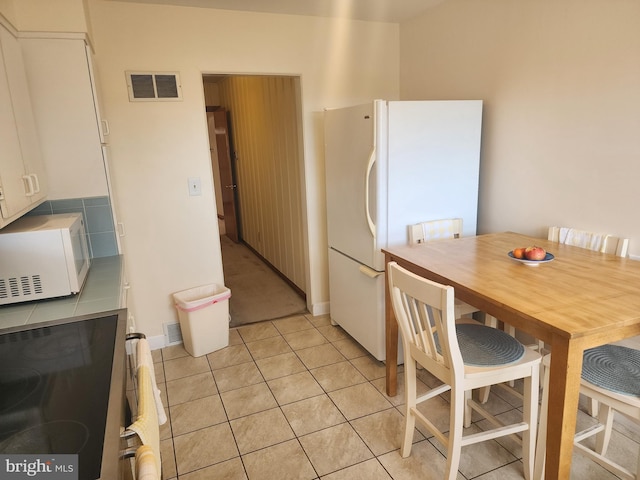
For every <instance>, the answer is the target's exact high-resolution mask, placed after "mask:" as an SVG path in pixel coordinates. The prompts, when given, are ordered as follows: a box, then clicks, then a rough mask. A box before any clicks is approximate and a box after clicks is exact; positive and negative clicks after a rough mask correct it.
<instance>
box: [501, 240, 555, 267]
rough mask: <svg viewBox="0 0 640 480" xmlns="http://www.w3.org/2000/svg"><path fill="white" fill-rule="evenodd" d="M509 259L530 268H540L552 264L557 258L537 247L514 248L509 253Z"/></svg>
mask: <svg viewBox="0 0 640 480" xmlns="http://www.w3.org/2000/svg"><path fill="white" fill-rule="evenodd" d="M509 257H511V258H512V259H514V260H515V261H517V262H519V263H522V264H523V265H528V266H530V267H535V266H538V265H540V264H541V263H547V262H551V261H552V260H553V259H554V258H555V257H554V256H553V254H551V253H549V252H547V251H546V250H545V249H544V248H542V247H538V246H536V245H532V246H530V247H518V248H514V249H513V250H511V251H510V252H509Z"/></svg>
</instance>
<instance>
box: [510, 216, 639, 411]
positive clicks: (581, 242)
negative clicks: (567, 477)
mask: <svg viewBox="0 0 640 480" xmlns="http://www.w3.org/2000/svg"><path fill="white" fill-rule="evenodd" d="M547 239H548V240H550V241H552V242H558V243H562V244H566V245H573V246H575V247H580V248H586V249H588V250H593V251H595V252H601V253H609V254H612V255H617V256H618V257H626V256H627V253H628V250H629V239H628V238H620V237H616V236H614V235H610V234H608V233H599V232H589V231H586V230H579V229H576V228H571V227H549V232H548V235H547ZM510 333H512V332H510ZM538 345H539V351H541V352H543V351H544V349H545V345H544V342H541V341H539V342H538ZM590 413H591V415H592V416H596V415H598V402H597V400H595V399H592V400H591V406H590Z"/></svg>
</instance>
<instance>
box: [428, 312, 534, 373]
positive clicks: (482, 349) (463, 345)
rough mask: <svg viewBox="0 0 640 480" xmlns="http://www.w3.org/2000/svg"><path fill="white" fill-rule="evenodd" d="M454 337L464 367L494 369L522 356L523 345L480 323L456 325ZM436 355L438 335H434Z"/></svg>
mask: <svg viewBox="0 0 640 480" xmlns="http://www.w3.org/2000/svg"><path fill="white" fill-rule="evenodd" d="M456 337H457V339H458V344H459V345H460V353H461V354H462V360H463V361H464V364H465V365H468V366H474V367H494V366H498V365H508V364H510V363H514V362H517V361H518V360H520V359H521V358H522V356H523V355H524V348H525V347H524V345H522V344H521V343H520V342H519V341H518V340H516V339H515V338H513V337H512V336H511V335H509V334H507V333H505V332H503V331H502V330H498V329H497V328H492V327H487V326H486V325H483V324H481V323H477V322H473V323H471V322H469V323H458V324H456ZM434 340H435V341H436V348H437V350H438V353H442V352H441V350H440V343H439V341H438V333H437V332H436V333H434Z"/></svg>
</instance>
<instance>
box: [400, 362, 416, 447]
mask: <svg viewBox="0 0 640 480" xmlns="http://www.w3.org/2000/svg"><path fill="white" fill-rule="evenodd" d="M406 357H408V355H405V363H404V398H405V404H406V405H405V408H406V410H405V413H404V434H403V436H402V445H401V447H400V455H401V456H402V457H403V458H406V457H408V456H409V455H411V447H412V446H413V430H414V429H415V426H416V417H415V416H414V415H413V410H414V409H415V408H416V362H415V360H413V359H412V358H406Z"/></svg>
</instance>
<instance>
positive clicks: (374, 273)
mask: <svg viewBox="0 0 640 480" xmlns="http://www.w3.org/2000/svg"><path fill="white" fill-rule="evenodd" d="M360 273H362V274H364V275H366V276H367V277H369V278H376V277H379V276H380V275H382V274H383V273H384V272H379V271H377V270H374V269H373V268H370V267H367V266H366V265H360Z"/></svg>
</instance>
